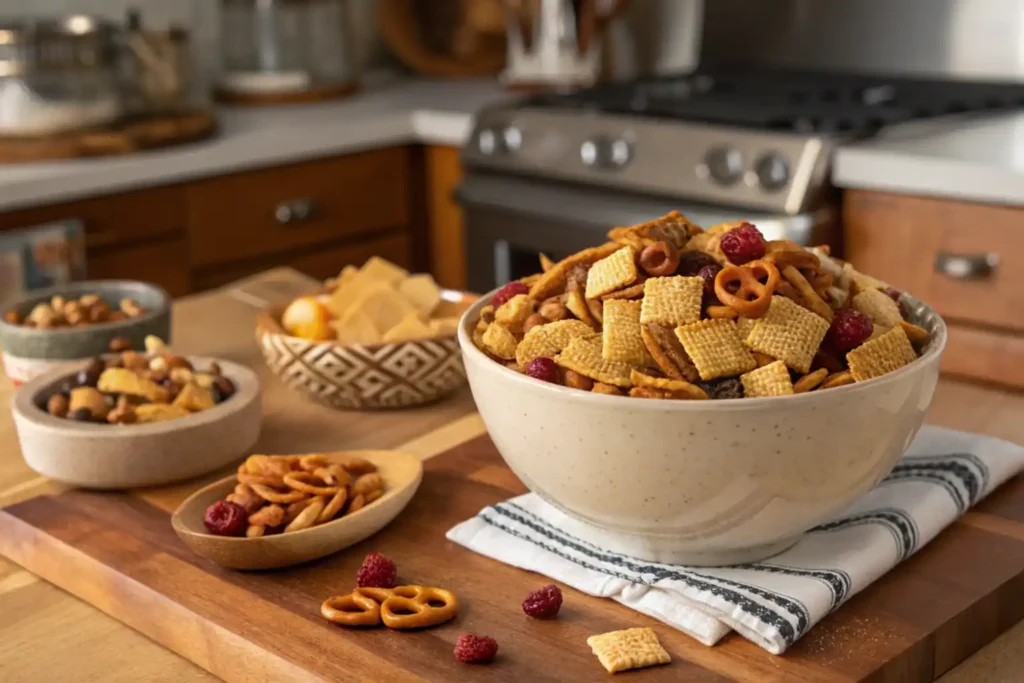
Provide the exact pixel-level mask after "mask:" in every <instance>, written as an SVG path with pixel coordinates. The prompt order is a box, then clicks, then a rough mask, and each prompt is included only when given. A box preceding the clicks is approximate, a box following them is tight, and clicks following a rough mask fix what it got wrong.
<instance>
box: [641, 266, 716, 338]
mask: <svg viewBox="0 0 1024 683" xmlns="http://www.w3.org/2000/svg"><path fill="white" fill-rule="evenodd" d="M703 295H704V279H703V278H699V277H683V276H681V275H677V276H673V277H652V278H650V279H649V280H647V282H645V283H644V298H643V307H642V308H641V309H640V322H642V323H658V324H663V325H671V326H672V327H678V326H680V325H689V324H690V323H695V322H697V321H698V320H700V303H701V298H702V297H703Z"/></svg>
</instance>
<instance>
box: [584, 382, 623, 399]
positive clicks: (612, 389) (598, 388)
mask: <svg viewBox="0 0 1024 683" xmlns="http://www.w3.org/2000/svg"><path fill="white" fill-rule="evenodd" d="M591 391H592V392H594V393H595V394H608V395H609V396H622V389H619V388H618V387H617V386H615V385H612V384H604V383H603V382H595V383H594V387H593V388H592V389H591Z"/></svg>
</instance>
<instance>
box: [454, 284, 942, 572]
mask: <svg viewBox="0 0 1024 683" xmlns="http://www.w3.org/2000/svg"><path fill="white" fill-rule="evenodd" d="M489 300H490V295H488V296H485V297H483V298H481V300H480V301H479V302H477V303H476V304H475V305H474V306H473V307H472V308H470V309H469V310H468V311H467V312H466V315H465V316H464V317H463V319H462V323H461V325H460V326H459V342H460V344H461V345H462V350H463V358H464V361H465V365H466V371H467V374H468V377H469V385H470V387H471V389H472V391H473V398H474V400H475V401H476V405H477V408H478V409H479V411H480V415H481V416H482V417H483V420H484V423H485V424H486V425H487V431H488V432H489V433H490V435H491V438H492V439H493V440H494V444H495V445H496V446H497V449H498V451H499V452H500V453H501V455H502V457H503V458H504V459H505V462H507V463H508V465H509V467H511V468H512V470H513V471H514V472H515V473H516V475H518V476H519V478H520V479H522V481H523V483H524V484H526V486H527V487H529V489H530V490H531V491H534V492H535V493H537V494H539V495H540V496H541V497H542V498H543V499H544V500H546V501H547V502H548V503H550V504H551V505H553V506H554V507H555V508H557V509H558V510H560V511H561V512H562V513H564V515H565V519H564V522H565V527H566V531H568V532H569V533H573V534H575V535H577V536H579V537H581V538H582V539H583V540H586V541H589V542H592V543H595V544H597V545H599V546H600V547H603V548H606V549H608V550H611V551H615V552H620V553H625V554H628V555H632V556H635V557H639V558H642V559H645V560H650V561H659V562H672V563H683V564H694V565H720V564H736V563H742V562H753V561H757V560H761V559H764V558H766V557H769V556H771V555H774V554H776V553H778V552H781V551H782V550H784V549H785V548H787V547H789V546H790V545H792V544H793V543H795V542H796V540H797V539H798V538H799V537H800V536H801V534H803V533H804V532H805V531H807V530H808V529H811V528H812V527H814V526H816V525H817V524H820V523H821V522H824V521H826V520H827V519H829V518H830V517H833V516H835V515H836V514H838V513H840V512H841V511H843V510H844V509H845V508H846V507H848V506H849V505H850V504H851V503H852V502H854V501H855V500H856V499H857V498H859V497H860V496H862V495H864V493H866V492H867V491H868V490H870V489H871V488H872V487H874V486H875V485H876V484H877V483H878V482H879V481H881V480H882V479H883V478H884V477H885V476H886V475H887V474H888V473H889V471H890V470H891V469H892V467H893V465H895V463H896V461H897V460H898V459H899V458H900V456H902V455H903V452H904V451H905V450H906V448H907V446H908V445H909V444H910V442H911V440H912V439H913V438H914V435H915V434H917V431H918V429H919V428H920V426H921V423H922V421H923V420H924V415H925V412H926V411H927V409H928V406H929V404H930V403H931V400H932V395H933V393H934V391H935V385H936V382H937V381H938V375H939V356H940V354H941V353H942V349H943V347H944V346H945V344H946V326H945V324H944V323H943V322H942V319H941V318H940V317H939V316H938V314H936V313H935V312H934V311H932V310H931V309H930V308H928V307H926V306H924V305H923V304H922V303H921V302H920V301H917V300H916V299H913V298H912V297H908V296H906V295H904V303H905V304H906V305H907V307H908V310H910V312H911V319H912V320H913V321H915V322H916V323H917V324H919V325H921V326H923V327H925V328H926V329H928V330H929V331H930V332H931V334H932V338H931V341H930V342H929V343H928V345H927V347H926V348H925V350H924V352H923V353H922V356H921V358H920V359H918V360H917V361H915V362H914V363H911V364H910V365H908V366H907V367H904V368H902V369H900V370H898V371H897V372H893V373H890V374H888V375H885V376H883V377H880V378H877V379H874V380H871V381H868V382H863V383H859V384H854V385H849V386H845V387H839V388H836V389H829V390H827V391H820V392H811V393H807V394H799V395H795V396H781V397H772V398H756V399H734V400H720V401H658V400H650V399H638V398H630V397H626V396H606V395H601V394H593V393H589V392H584V391H579V390H576V389H570V388H567V387H562V386H557V385H553V384H549V383H546V382H541V381H538V380H535V379H532V378H530V377H527V376H525V375H522V374H519V373H517V372H515V371H513V370H510V369H508V368H505V367H503V366H502V365H500V364H499V363H496V362H494V361H493V360H491V359H490V358H488V357H487V356H486V355H485V354H484V353H482V352H481V351H480V350H479V349H477V348H476V347H475V346H474V345H473V342H472V338H471V331H472V329H473V325H474V324H475V322H476V320H477V317H478V315H479V311H480V309H481V308H482V307H483V306H484V305H485V304H486V302H487V301H489Z"/></svg>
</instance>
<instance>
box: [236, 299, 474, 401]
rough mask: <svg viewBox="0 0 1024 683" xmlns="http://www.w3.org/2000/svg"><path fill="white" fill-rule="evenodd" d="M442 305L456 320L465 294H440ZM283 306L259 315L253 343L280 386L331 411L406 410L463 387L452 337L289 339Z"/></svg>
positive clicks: (459, 356) (459, 359)
mask: <svg viewBox="0 0 1024 683" xmlns="http://www.w3.org/2000/svg"><path fill="white" fill-rule="evenodd" d="M443 295H444V297H445V298H444V302H443V305H445V306H447V307H449V308H450V309H451V310H452V313H451V315H453V316H455V315H461V314H462V312H463V311H464V310H465V309H466V307H467V306H469V304H470V303H471V299H470V297H469V296H468V295H465V294H462V293H460V292H453V291H448V290H446V291H444V292H443ZM284 308H285V306H276V307H272V308H270V309H268V310H266V311H264V312H263V313H262V314H261V315H260V317H259V318H258V320H257V323H256V338H257V340H258V341H259V344H260V350H261V351H262V352H263V358H264V359H265V360H266V361H267V365H268V366H270V369H271V370H273V371H274V374H276V375H277V376H278V377H279V378H280V379H281V381H282V382H284V383H285V384H286V385H288V386H289V387H290V388H292V389H294V390H295V391H297V392H299V393H300V394H303V395H304V396H306V397H308V398H310V399H312V400H314V401H316V402H317V403H322V404H324V405H326V406H330V407H331V408H339V409H355V410H367V409H377V408H407V407H409V406H415V405H420V404H422V403H429V402H430V401H435V400H437V399H439V398H442V397H444V396H447V395H448V394H450V393H452V392H453V391H455V390H456V389H458V388H459V387H461V386H462V385H464V384H465V383H466V370H465V369H464V368H463V365H462V354H461V353H460V352H459V342H458V339H457V338H456V335H454V334H452V335H448V336H444V337H435V338H433V339H417V340H413V341H407V342H396V343H389V344H367V345H362V344H354V345H348V346H346V345H344V344H340V343H338V342H336V341H322V342H315V341H309V340H306V339H300V338H299V337H293V336H291V335H289V334H288V333H286V332H285V331H284V329H283V328H282V327H281V322H280V321H281V314H282V313H283V312H284Z"/></svg>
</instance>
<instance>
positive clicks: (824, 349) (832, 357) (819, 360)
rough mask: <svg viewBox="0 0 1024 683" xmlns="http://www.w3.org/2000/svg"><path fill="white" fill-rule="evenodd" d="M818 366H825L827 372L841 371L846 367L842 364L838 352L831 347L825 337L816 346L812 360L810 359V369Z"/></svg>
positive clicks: (815, 368)
mask: <svg viewBox="0 0 1024 683" xmlns="http://www.w3.org/2000/svg"><path fill="white" fill-rule="evenodd" d="M818 368H825V369H826V370H828V371H829V373H833V372H842V371H843V370H845V369H846V368H845V367H844V366H843V361H842V360H840V354H839V352H838V351H836V350H835V349H834V348H832V345H831V344H830V343H829V342H828V340H827V339H826V340H825V341H824V342H822V344H821V346H820V347H818V351H817V353H815V354H814V360H812V361H811V370H817V369H818Z"/></svg>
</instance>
